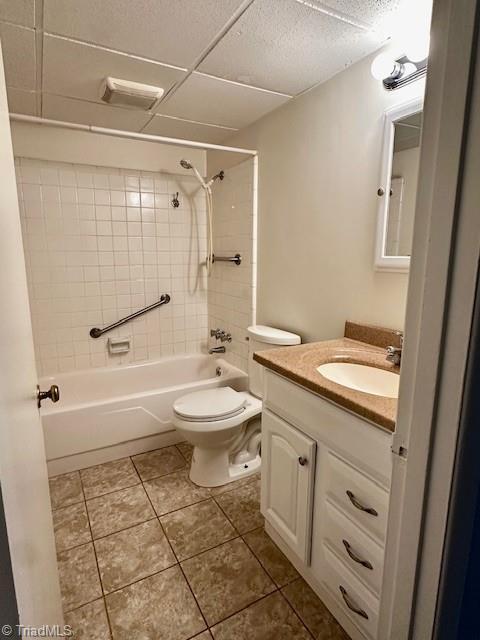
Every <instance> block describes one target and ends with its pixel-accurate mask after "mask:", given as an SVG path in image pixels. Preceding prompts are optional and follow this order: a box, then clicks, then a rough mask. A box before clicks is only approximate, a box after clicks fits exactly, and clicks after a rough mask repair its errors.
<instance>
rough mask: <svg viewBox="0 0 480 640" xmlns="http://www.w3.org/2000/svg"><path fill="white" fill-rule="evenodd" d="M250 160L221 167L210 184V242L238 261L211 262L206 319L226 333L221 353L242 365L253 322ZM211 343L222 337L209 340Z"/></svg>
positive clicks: (253, 219) (253, 214)
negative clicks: (220, 173)
mask: <svg viewBox="0 0 480 640" xmlns="http://www.w3.org/2000/svg"><path fill="white" fill-rule="evenodd" d="M253 162H254V161H253V160H252V159H249V160H245V161H244V162H242V163H241V164H239V165H237V166H236V167H231V168H229V169H228V170H227V171H226V172H225V178H224V180H222V181H220V180H217V182H216V183H215V186H214V188H213V209H214V217H213V246H214V249H215V254H216V255H218V256H232V255H235V254H236V253H240V254H241V256H242V262H241V264H240V265H238V266H237V265H235V264H232V263H229V262H216V263H215V264H214V265H213V269H212V273H211V275H210V277H209V279H208V323H209V327H210V328H212V329H216V328H217V327H218V328H220V329H223V330H225V331H227V332H228V333H231V335H232V342H231V343H225V346H226V354H225V359H226V360H227V361H228V362H230V363H231V364H233V365H235V366H237V367H239V368H240V369H242V370H243V371H247V367H248V342H247V341H246V338H247V327H248V326H249V325H251V324H252V323H253V322H254V315H255V310H254V306H253V302H254V300H255V282H256V279H255V270H256V264H255V262H256V256H255V251H254V246H253V243H254V242H255V241H256V240H255V238H256V226H257V220H256V210H255V206H254V202H255V196H256V192H255V188H254V177H253ZM211 344H212V346H214V345H215V344H217V345H220V344H222V343H220V342H215V340H214V339H212V340H211Z"/></svg>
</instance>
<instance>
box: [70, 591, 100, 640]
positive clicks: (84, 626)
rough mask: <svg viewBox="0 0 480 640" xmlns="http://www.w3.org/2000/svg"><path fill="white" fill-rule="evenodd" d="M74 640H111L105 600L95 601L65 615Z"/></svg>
mask: <svg viewBox="0 0 480 640" xmlns="http://www.w3.org/2000/svg"><path fill="white" fill-rule="evenodd" d="M65 624H68V625H69V626H70V627H71V628H72V632H73V635H72V636H71V637H72V638H74V640H110V639H111V635H110V627H109V626H108V620H107V613H106V611H105V603H104V602H103V600H95V602H90V603H89V604H85V605H83V607H80V608H79V609H75V610H74V611H70V612H69V613H66V614H65Z"/></svg>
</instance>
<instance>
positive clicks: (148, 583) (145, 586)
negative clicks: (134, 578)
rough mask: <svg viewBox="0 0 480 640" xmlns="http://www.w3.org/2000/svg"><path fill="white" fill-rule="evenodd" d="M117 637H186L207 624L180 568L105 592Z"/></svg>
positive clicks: (165, 639) (150, 639) (172, 639)
mask: <svg viewBox="0 0 480 640" xmlns="http://www.w3.org/2000/svg"><path fill="white" fill-rule="evenodd" d="M106 602H107V609H108V614H109V617H110V622H111V625H112V631H113V637H114V638H115V640H133V639H140V638H141V640H160V638H161V640H186V639H187V638H191V637H192V636H195V634H198V633H200V632H201V631H203V630H204V629H205V628H206V625H205V621H204V619H203V617H202V615H201V613H200V611H199V609H198V607H197V605H196V603H195V600H194V598H193V597H192V594H191V592H190V589H189V588H188V585H187V583H186V581H185V578H184V577H183V575H182V572H181V571H180V568H179V567H178V566H177V567H171V568H170V569H166V570H165V571H162V572H161V573H157V574H155V575H154V576H150V577H149V578H145V580H141V581H140V582H136V583H135V584H132V585H130V586H129V587H125V588H124V589H121V590H120V591H115V592H114V593H111V594H110V595H108V596H106Z"/></svg>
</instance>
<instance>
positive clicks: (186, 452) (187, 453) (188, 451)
mask: <svg viewBox="0 0 480 640" xmlns="http://www.w3.org/2000/svg"><path fill="white" fill-rule="evenodd" d="M175 446H176V447H177V449H178V450H179V451H180V453H181V454H182V456H183V457H184V458H185V460H186V461H187V462H191V461H192V455H193V445H191V444H190V443H189V442H179V443H178V444H177V445H175Z"/></svg>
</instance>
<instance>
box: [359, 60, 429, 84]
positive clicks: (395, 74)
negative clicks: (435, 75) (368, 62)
mask: <svg viewBox="0 0 480 640" xmlns="http://www.w3.org/2000/svg"><path fill="white" fill-rule="evenodd" d="M427 60H428V58H426V57H425V58H423V60H419V61H415V62H414V61H413V60H412V59H411V58H409V57H407V56H406V55H403V56H400V57H398V58H394V57H393V56H391V55H389V54H388V53H380V54H379V55H378V56H376V58H375V59H374V60H373V62H372V66H371V72H372V76H373V77H374V78H376V79H377V80H381V81H382V83H383V86H384V88H385V89H387V91H393V90H394V89H399V88H400V87H403V86H405V85H406V84H409V83H410V82H414V81H415V80H418V79H419V78H422V77H423V76H424V75H425V74H426V73H427Z"/></svg>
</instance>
